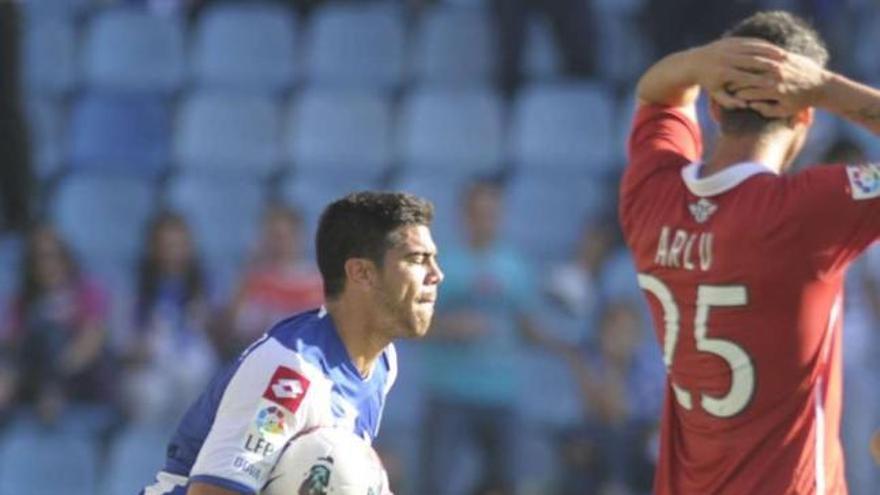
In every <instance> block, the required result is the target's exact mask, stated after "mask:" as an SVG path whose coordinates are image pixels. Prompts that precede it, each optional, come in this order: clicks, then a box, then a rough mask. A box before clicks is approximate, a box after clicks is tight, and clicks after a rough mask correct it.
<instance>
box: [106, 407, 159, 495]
mask: <svg viewBox="0 0 880 495" xmlns="http://www.w3.org/2000/svg"><path fill="white" fill-rule="evenodd" d="M168 438H170V436H169V432H168V431H166V429H164V428H157V427H152V426H148V425H137V424H133V425H129V426H128V427H126V428H125V429H124V430H122V431H121V432H119V434H118V436H117V437H116V438H115V439H114V440H113V443H112V444H111V445H110V455H109V457H108V458H109V460H110V462H109V465H108V466H107V470H106V471H105V478H104V480H103V483H102V485H103V491H102V493H103V494H104V495H118V494H123V493H138V492H139V491H140V490H141V489H142V488H144V487H145V486H147V485H149V484H151V483H152V482H153V481H154V479H155V477H156V473H157V472H158V471H159V469H161V468H162V466H163V463H164V461H165V449H166V444H167V442H168Z"/></svg>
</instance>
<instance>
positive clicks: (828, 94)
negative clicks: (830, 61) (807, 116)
mask: <svg viewBox="0 0 880 495" xmlns="http://www.w3.org/2000/svg"><path fill="white" fill-rule="evenodd" d="M819 78H820V82H819V84H817V85H816V86H815V87H814V88H813V89H812V90H811V91H810V92H809V94H808V96H807V104H808V105H809V106H812V107H817V108H823V109H830V108H831V104H832V103H833V101H834V96H833V95H834V93H835V92H836V91H839V90H840V89H841V88H842V86H843V82H844V79H845V78H844V77H843V76H841V75H840V74H837V73H834V72H832V71H830V70H828V69H823V70H822V73H821V74H820V76H819Z"/></svg>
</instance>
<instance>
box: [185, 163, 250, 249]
mask: <svg viewBox="0 0 880 495" xmlns="http://www.w3.org/2000/svg"><path fill="white" fill-rule="evenodd" d="M168 197H169V202H170V204H171V207H172V208H174V209H176V210H178V211H180V212H181V213H182V214H183V215H184V216H185V217H186V219H187V222H188V223H189V225H190V227H191V228H192V229H193V232H194V234H195V238H196V242H197V244H198V246H199V248H200V252H201V253H202V254H204V255H205V256H206V257H207V258H208V261H209V264H213V265H215V266H216V264H217V263H221V262H225V261H232V262H240V261H241V259H242V258H243V256H244V255H245V254H246V253H247V251H248V249H249V248H250V247H251V245H252V244H253V243H254V242H256V239H257V231H258V228H259V220H260V215H261V214H262V211H263V206H264V191H263V188H262V185H261V183H260V182H259V181H257V180H249V181H242V180H224V179H219V178H216V177H213V176H206V175H196V174H187V175H182V176H179V177H174V178H173V179H172V181H171V184H170V185H169V191H168Z"/></svg>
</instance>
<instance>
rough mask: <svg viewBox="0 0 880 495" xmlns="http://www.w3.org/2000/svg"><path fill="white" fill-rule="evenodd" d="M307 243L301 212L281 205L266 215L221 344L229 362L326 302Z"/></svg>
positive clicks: (221, 338)
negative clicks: (273, 330) (287, 320)
mask: <svg viewBox="0 0 880 495" xmlns="http://www.w3.org/2000/svg"><path fill="white" fill-rule="evenodd" d="M303 241H304V236H303V220H302V217H301V216H300V214H299V212H297V211H295V210H293V209H291V208H288V207H286V206H283V205H278V204H276V205H273V206H272V207H270V208H269V209H268V210H267V211H266V214H265V216H264V218H263V230H262V234H261V239H260V241H259V245H258V246H257V250H256V253H255V256H254V258H253V260H252V261H251V264H250V266H249V267H248V269H247V271H246V273H245V274H244V277H243V278H242V281H241V283H240V284H239V287H238V291H237V293H236V295H235V296H234V299H233V301H232V304H231V306H230V311H229V315H228V318H227V319H226V320H227V322H226V323H227V326H226V329H225V331H224V334H223V335H222V336H221V337H220V339H219V342H220V343H221V346H222V350H223V355H224V357H226V358H230V357H232V356H234V355H236V354H237V353H238V352H240V351H241V350H242V349H244V347H245V346H247V345H248V344H250V343H251V342H253V341H254V340H255V339H257V338H258V337H259V336H260V335H262V334H263V332H265V331H266V330H267V329H268V328H269V327H270V326H271V325H272V324H274V323H277V322H278V321H280V320H282V319H284V318H287V317H289V316H292V315H293V314H295V313H298V312H300V311H305V310H308V309H312V308H316V307H318V306H320V305H321V304H322V303H323V302H324V289H323V285H322V282H321V275H320V273H318V269H317V267H316V266H315V264H314V263H312V262H311V261H310V260H308V259H306V257H305V251H304V245H303Z"/></svg>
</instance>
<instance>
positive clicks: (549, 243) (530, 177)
mask: <svg viewBox="0 0 880 495" xmlns="http://www.w3.org/2000/svg"><path fill="white" fill-rule="evenodd" d="M613 203H614V200H613V190H610V189H609V188H606V187H605V184H603V183H602V182H598V181H596V180H595V179H593V178H591V177H590V176H589V175H585V174H581V175H564V176H553V175H548V174H545V173H544V172H543V171H541V170H531V171H524V172H520V173H518V174H517V175H516V177H515V178H514V179H513V180H512V181H511V183H510V184H509V185H508V188H507V191H506V193H505V203H504V207H505V210H504V211H505V217H504V225H503V227H502V235H503V236H504V237H505V238H506V239H507V240H508V241H510V242H512V243H513V244H514V245H515V246H518V247H520V248H521V249H523V250H524V251H525V252H526V253H527V254H529V255H531V256H533V257H534V259H535V260H536V261H537V262H545V261H547V260H561V259H564V258H565V257H567V256H570V255H571V253H572V250H573V249H574V247H575V242H576V240H577V236H578V235H579V227H580V226H581V225H583V223H584V222H585V221H587V220H588V219H591V218H592V219H595V218H597V217H598V216H599V215H604V214H608V210H609V205H613Z"/></svg>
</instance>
